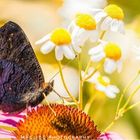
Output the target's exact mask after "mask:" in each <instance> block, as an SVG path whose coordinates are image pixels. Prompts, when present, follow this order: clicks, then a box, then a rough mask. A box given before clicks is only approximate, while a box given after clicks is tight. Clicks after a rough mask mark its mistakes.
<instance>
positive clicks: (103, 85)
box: [83, 69, 120, 98]
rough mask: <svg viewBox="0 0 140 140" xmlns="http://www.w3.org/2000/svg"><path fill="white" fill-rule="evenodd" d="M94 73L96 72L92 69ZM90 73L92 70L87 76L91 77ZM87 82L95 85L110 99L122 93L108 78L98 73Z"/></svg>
mask: <svg viewBox="0 0 140 140" xmlns="http://www.w3.org/2000/svg"><path fill="white" fill-rule="evenodd" d="M92 71H94V69H92ZM90 73H91V69H90V72H88V74H87V75H86V76H88V75H90ZM83 74H84V72H83ZM85 78H86V77H85ZM87 81H88V82H91V83H93V84H94V85H95V89H96V90H98V91H100V92H103V93H105V94H106V96H108V97H109V98H115V97H116V94H118V93H119V92H120V90H119V89H118V88H117V87H116V86H115V85H112V84H111V83H110V79H109V78H108V77H107V76H102V75H101V74H100V73H99V72H96V73H95V74H94V75H93V76H92V77H91V78H90V79H88V80H87Z"/></svg>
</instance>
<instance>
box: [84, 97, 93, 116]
mask: <svg viewBox="0 0 140 140" xmlns="http://www.w3.org/2000/svg"><path fill="white" fill-rule="evenodd" d="M94 100H95V96H92V97H91V98H89V101H88V102H87V104H86V106H85V108H84V112H85V113H86V114H88V113H89V110H90V107H91V105H92V103H93V101H94Z"/></svg>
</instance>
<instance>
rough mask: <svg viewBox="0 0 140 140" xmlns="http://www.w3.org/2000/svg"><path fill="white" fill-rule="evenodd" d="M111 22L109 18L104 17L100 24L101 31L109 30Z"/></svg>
mask: <svg viewBox="0 0 140 140" xmlns="http://www.w3.org/2000/svg"><path fill="white" fill-rule="evenodd" d="M111 21H112V18H111V17H106V18H105V19H104V21H103V22H102V24H101V30H109V28H110V25H111Z"/></svg>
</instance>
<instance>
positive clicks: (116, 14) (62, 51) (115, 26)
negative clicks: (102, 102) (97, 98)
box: [36, 4, 125, 98]
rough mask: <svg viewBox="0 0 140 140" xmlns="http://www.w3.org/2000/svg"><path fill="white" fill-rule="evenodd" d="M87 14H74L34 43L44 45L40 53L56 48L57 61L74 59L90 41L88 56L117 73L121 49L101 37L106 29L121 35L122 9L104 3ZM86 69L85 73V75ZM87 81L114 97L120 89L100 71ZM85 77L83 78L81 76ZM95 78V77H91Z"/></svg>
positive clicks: (119, 69) (122, 32) (110, 71)
mask: <svg viewBox="0 0 140 140" xmlns="http://www.w3.org/2000/svg"><path fill="white" fill-rule="evenodd" d="M89 11H90V12H89V13H78V14H76V16H75V18H74V19H73V21H72V22H71V23H70V24H69V26H68V28H67V29H65V28H57V29H55V30H53V31H52V32H51V33H49V34H47V35H46V36H44V37H43V38H42V39H40V40H38V41H37V42H36V44H37V45H39V44H43V45H42V47H41V52H42V53H43V54H48V53H50V52H51V51H52V50H53V49H54V50H55V56H56V60H57V61H61V60H63V57H64V56H65V57H66V58H67V59H71V60H73V59H76V57H77V56H79V55H80V54H81V53H84V52H83V51H82V49H83V47H85V43H86V42H87V41H90V42H91V43H93V47H92V48H91V49H90V50H89V52H88V55H89V56H90V61H91V64H92V63H102V66H103V68H104V71H105V72H106V73H107V74H111V73H113V72H114V71H116V70H117V71H118V72H120V71H121V69H122V49H121V47H120V46H119V45H118V44H116V43H114V42H111V41H109V40H108V41H105V40H103V37H104V35H105V33H106V32H109V31H112V32H119V33H121V34H124V32H125V31H124V23H123V18H124V13H123V10H122V9H121V8H120V7H119V6H117V5H114V4H110V5H108V6H106V7H105V8H104V9H89ZM88 70H89V69H87V72H86V73H85V75H87V74H88V73H89V72H88ZM89 77H90V78H87V81H90V82H92V83H94V84H95V85H96V86H95V88H96V89H97V90H99V91H102V92H104V93H105V94H106V95H107V96H108V97H110V98H114V97H116V93H119V89H118V88H117V87H116V86H114V85H111V84H110V80H109V78H108V77H106V76H102V75H101V74H99V73H98V76H97V74H95V73H94V74H93V75H92V76H89ZM83 78H84V77H83ZM92 79H96V80H92Z"/></svg>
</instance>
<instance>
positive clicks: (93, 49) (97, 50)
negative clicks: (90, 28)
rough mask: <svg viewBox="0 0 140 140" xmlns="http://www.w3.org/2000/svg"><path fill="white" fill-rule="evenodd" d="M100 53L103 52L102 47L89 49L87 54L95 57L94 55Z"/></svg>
mask: <svg viewBox="0 0 140 140" xmlns="http://www.w3.org/2000/svg"><path fill="white" fill-rule="evenodd" d="M101 52H103V46H101V45H98V46H97V47H94V48H91V49H90V50H89V51H88V54H89V55H95V54H98V53H101Z"/></svg>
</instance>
